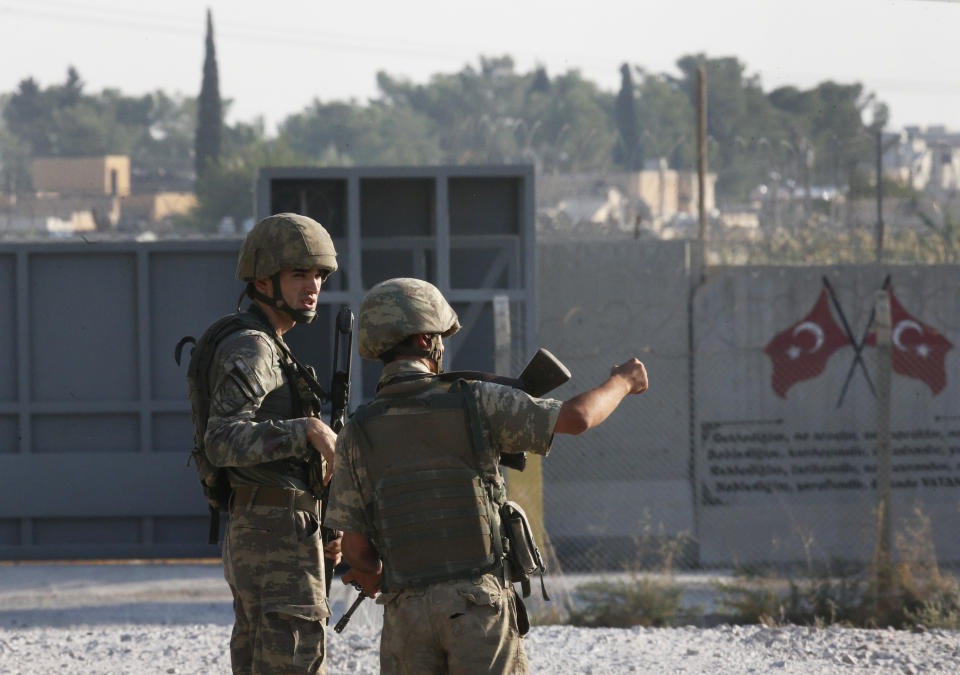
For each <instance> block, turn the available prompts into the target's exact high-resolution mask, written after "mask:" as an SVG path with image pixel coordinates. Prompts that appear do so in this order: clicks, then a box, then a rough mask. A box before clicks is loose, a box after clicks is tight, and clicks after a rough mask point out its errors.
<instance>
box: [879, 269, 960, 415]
mask: <svg viewBox="0 0 960 675" xmlns="http://www.w3.org/2000/svg"><path fill="white" fill-rule="evenodd" d="M890 327H891V340H892V342H893V354H892V361H893V370H894V371H895V372H897V373H900V374H901V375H905V376H906V377H913V378H916V379H918V380H921V381H923V382H925V383H926V384H927V386H928V387H930V391H932V392H933V395H934V396H936V395H937V394H939V393H940V392H941V391H943V389H944V388H945V387H946V386H947V368H946V363H945V361H946V358H947V352H948V351H950V350H951V349H953V345H952V344H950V341H949V340H947V338H945V337H944V336H943V335H941V334H940V333H939V332H938V331H937V330H936V329H934V328H931V327H930V326H928V325H927V324H925V323H923V322H922V321H920V320H919V319H917V318H916V317H914V316H912V315H911V314H910V313H909V312H908V311H907V310H905V309H904V308H903V305H901V304H900V301H899V300H898V299H897V296H896V295H894V294H893V286H890ZM864 344H866V345H871V346H876V344H877V334H876V331H872V332H871V333H870V335H868V336H867V339H866V340H865V341H864Z"/></svg>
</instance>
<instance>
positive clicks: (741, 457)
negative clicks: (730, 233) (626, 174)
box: [694, 265, 960, 565]
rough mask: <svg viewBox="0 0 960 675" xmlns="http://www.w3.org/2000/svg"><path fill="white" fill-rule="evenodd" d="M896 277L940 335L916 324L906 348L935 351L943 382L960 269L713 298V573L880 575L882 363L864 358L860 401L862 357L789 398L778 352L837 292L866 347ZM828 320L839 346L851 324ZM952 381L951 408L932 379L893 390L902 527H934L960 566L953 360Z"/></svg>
mask: <svg viewBox="0 0 960 675" xmlns="http://www.w3.org/2000/svg"><path fill="white" fill-rule="evenodd" d="M888 274H889V275H890V278H891V283H892V285H893V289H894V294H895V295H896V297H897V299H898V300H899V302H900V303H901V304H902V306H903V308H904V309H905V310H906V311H907V312H909V313H910V315H912V317H914V318H915V319H916V321H918V322H920V323H921V324H924V325H925V328H924V330H923V332H924V333H925V334H926V335H925V337H924V336H921V335H920V333H919V331H918V330H917V329H916V328H915V327H914V328H910V324H904V329H907V328H909V330H910V331H911V335H909V336H907V334H906V333H902V339H903V340H904V343H903V345H902V346H903V347H904V349H905V350H917V349H921V350H924V351H925V352H927V353H928V356H927V359H928V362H929V368H931V369H935V368H937V367H938V364H936V363H935V362H934V360H935V353H934V351H931V350H930V347H931V345H934V343H935V339H934V338H933V337H932V333H931V331H930V329H934V330H936V331H938V332H939V333H941V334H942V335H943V336H944V337H945V338H946V339H947V340H949V341H950V342H951V343H957V342H958V340H960V318H958V316H957V309H958V308H960V270H958V268H957V267H955V266H926V267H913V266H911V267H907V266H903V267H884V268H881V267H877V266H871V265H866V266H843V267H832V268H815V267H805V268H728V269H723V270H718V271H716V272H715V273H714V274H712V275H711V278H710V280H709V282H708V283H707V284H706V285H705V286H703V287H702V288H700V289H699V292H698V293H697V295H696V301H695V304H694V348H695V353H696V369H695V375H694V405H695V411H696V454H695V474H696V490H697V510H698V519H699V523H698V528H697V532H698V541H699V544H700V561H701V563H702V564H706V565H711V564H730V563H735V562H738V561H740V562H758V561H775V562H787V561H802V560H808V559H817V560H829V559H832V558H847V559H859V560H869V559H870V557H871V555H872V553H873V547H874V545H875V529H876V516H875V509H876V504H877V494H876V491H875V489H874V485H873V482H874V480H875V478H876V465H877V457H876V456H875V453H876V451H877V447H878V445H877V440H876V438H875V437H874V434H875V433H876V432H877V429H878V424H879V421H880V419H881V412H880V411H879V410H878V408H877V398H876V397H875V395H874V394H873V392H872V390H871V384H873V385H876V383H877V381H878V375H877V369H878V363H877V360H876V355H877V350H876V349H875V348H873V347H869V346H868V347H865V348H864V349H863V352H862V356H863V362H864V368H863V369H861V368H860V367H859V366H857V367H856V368H855V369H854V370H853V373H852V376H851V377H850V381H849V385H848V388H847V389H846V392H844V387H845V382H846V381H847V377H848V375H849V374H850V371H851V368H852V367H853V366H852V364H853V361H854V356H855V350H854V348H853V347H852V346H850V345H847V346H843V347H840V348H838V349H837V350H836V351H835V352H834V354H833V355H832V356H830V357H829V359H827V360H826V362H825V364H823V370H822V372H820V373H816V372H815V371H816V368H812V369H810V370H809V371H808V373H807V374H808V375H809V378H808V379H804V380H802V381H798V382H796V384H794V385H793V386H792V387H790V388H789V389H787V390H786V391H785V392H781V393H783V394H784V395H783V396H780V395H778V394H777V392H775V391H774V389H773V378H774V365H773V359H772V358H771V356H769V355H768V354H767V353H765V349H767V347H768V345H770V343H771V341H772V340H773V338H774V336H776V335H778V334H780V333H781V332H783V331H785V330H787V331H790V332H791V333H790V334H791V335H794V334H795V335H797V336H801V334H802V333H803V332H804V331H805V330H806V329H805V328H804V329H799V331H797V330H794V328H792V327H796V326H797V324H798V322H800V321H801V320H802V319H804V318H805V317H808V313H810V312H811V310H812V308H813V307H814V305H815V303H816V302H817V301H818V297H820V294H821V292H823V290H824V283H823V278H824V276H826V278H827V279H828V281H829V282H830V284H831V285H832V287H833V288H834V289H835V291H836V297H837V300H838V304H839V306H840V308H841V309H842V311H843V317H845V318H846V321H847V323H848V325H849V326H850V329H851V332H852V333H853V335H854V336H855V338H856V340H857V341H858V342H859V341H860V340H861V339H862V337H863V335H865V334H866V327H867V324H868V321H869V320H870V313H871V310H872V308H873V303H874V294H875V291H876V290H877V289H879V288H880V287H881V285H882V284H883V280H884V278H885V277H886V276H887V275H888ZM828 311H829V314H830V316H832V317H833V322H834V324H835V326H836V330H838V331H841V332H845V331H844V329H843V323H844V322H843V317H841V315H840V311H838V310H837V308H836V307H835V306H830V308H829V310H828ZM894 321H897V318H896V316H895V317H894ZM826 322H829V319H827V320H826ZM820 323H824V320H821V321H820ZM908 337H909V338H910V340H912V342H910V343H907V338H908ZM808 338H809V336H801V337H797V338H796V342H795V344H796V345H799V347H800V348H801V349H800V354H799V356H798V357H797V358H798V359H803V358H806V356H805V355H806V354H808V350H811V349H813V348H815V347H816V344H815V343H814V342H813V340H812V339H808ZM804 340H806V341H804ZM923 345H926V346H923ZM781 346H782V345H781ZM791 346H793V345H791ZM896 349H897V348H895V351H896ZM771 350H772V351H773V349H772V348H771ZM904 353H906V351H905V352H904ZM943 365H944V368H945V376H946V386H945V388H944V389H943V390H941V391H939V392H937V391H934V390H933V389H932V388H931V386H929V385H928V384H926V383H925V382H924V381H922V380H920V379H916V378H913V377H907V376H905V375H904V374H901V373H897V372H894V374H893V377H892V393H891V396H892V411H891V416H890V427H891V430H892V432H893V434H894V438H893V441H892V449H893V460H892V461H893V481H894V489H893V502H892V511H891V512H892V514H893V516H894V519H895V523H896V525H895V530H896V531H899V532H900V533H901V534H903V533H906V532H907V531H908V530H909V529H910V528H914V529H915V528H916V527H917V525H918V524H919V522H920V521H919V520H918V519H917V514H916V512H915V509H919V510H920V511H921V512H922V513H923V514H924V515H925V516H927V517H929V518H930V519H931V525H932V535H933V541H934V543H935V545H936V550H937V554H938V556H939V557H940V559H941V560H953V561H956V560H960V543H958V541H957V539H956V536H955V535H956V525H955V523H956V518H957V511H958V504H960V461H958V460H960V415H957V409H956V402H957V400H958V397H960V359H958V356H957V353H956V351H955V350H954V349H950V350H949V351H947V352H946V357H945V359H944V361H943ZM868 377H869V379H868Z"/></svg>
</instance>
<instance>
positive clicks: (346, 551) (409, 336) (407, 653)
mask: <svg viewBox="0 0 960 675" xmlns="http://www.w3.org/2000/svg"><path fill="white" fill-rule="evenodd" d="M459 329H460V322H459V319H458V318H457V315H456V312H454V310H453V308H452V307H451V306H450V305H449V303H447V301H446V300H445V299H444V297H443V295H442V294H441V293H440V291H439V290H438V289H437V288H436V287H434V286H433V285H431V284H429V283H427V282H425V281H420V280H418V279H390V280H387V281H384V282H382V283H380V284H377V285H376V286H374V287H373V288H372V289H371V290H370V292H369V294H368V295H367V296H366V298H365V299H364V301H363V304H362V305H361V308H360V315H359V321H358V347H359V352H360V356H361V357H363V358H365V359H371V360H380V361H382V362H383V363H384V367H383V373H382V375H381V377H380V381H379V384H378V386H377V395H376V398H375V399H374V401H373V402H371V403H369V404H367V405H365V406H361V407H360V408H359V409H358V410H357V411H356V413H355V414H354V416H353V418H352V419H351V421H350V422H349V423H348V424H347V425H346V427H344V429H343V431H342V432H341V434H340V436H339V438H338V440H337V450H336V454H337V462H338V471H337V473H336V475H335V476H334V479H333V483H332V488H331V501H330V505H329V508H328V511H327V519H328V521H329V523H330V525H329V526H330V527H333V528H336V529H340V530H343V531H344V536H343V555H344V558H345V559H346V561H347V562H348V563H349V564H350V565H351V567H352V569H351V571H350V572H349V573H348V574H347V575H344V582H345V583H346V582H348V581H351V580H353V581H357V582H359V583H360V584H361V585H362V587H363V588H364V591H365V592H366V593H367V594H368V595H369V596H371V597H373V596H375V595H376V594H377V592H378V591H382V593H381V594H380V598H379V599H378V603H379V604H382V605H383V606H384V623H383V633H382V636H381V648H380V649H381V651H380V666H381V672H383V673H387V674H389V673H417V674H418V675H419V674H421V673H448V672H457V673H487V672H499V673H524V672H527V669H528V666H527V657H526V654H525V653H524V650H523V643H522V639H521V638H522V635H523V633H525V632H526V628H527V627H528V624H527V622H526V616H525V610H524V609H523V606H522V604H521V603H520V599H519V598H517V596H516V594H515V593H514V591H513V586H512V584H511V583H510V581H509V578H508V574H507V572H506V570H505V564H504V559H505V554H504V551H505V545H504V536H505V535H504V531H503V529H502V527H501V520H500V510H501V507H502V506H503V505H504V503H505V502H506V489H505V486H504V481H503V479H502V477H501V476H500V473H499V472H498V470H497V462H498V458H499V457H500V455H501V454H502V453H507V454H509V453H520V452H523V451H529V452H535V453H537V454H540V455H546V454H547V453H548V452H549V450H550V445H551V442H552V440H553V435H554V434H555V433H564V434H579V433H581V432H583V431H586V430H587V429H590V428H592V427H595V426H597V425H598V424H600V423H601V422H603V420H604V419H606V418H607V416H608V415H609V414H610V413H611V412H613V410H614V409H616V407H617V406H618V405H619V404H620V402H621V401H622V400H623V399H624V398H625V397H626V396H627V395H630V394H640V393H643V392H644V391H646V389H647V373H646V370H645V368H644V366H643V364H642V363H641V362H640V361H639V360H637V359H631V360H630V361H627V362H626V363H624V364H622V365H620V366H617V367H615V368H613V369H612V371H611V373H610V376H609V377H608V378H607V380H606V381H605V382H604V383H603V384H601V385H600V386H599V387H596V388H595V389H591V390H589V391H586V392H584V393H582V394H579V395H577V396H574V397H573V398H571V399H569V400H568V401H559V400H554V399H542V398H532V397H530V396H528V395H527V394H525V393H523V392H522V391H520V390H518V389H514V388H512V387H508V386H503V385H500V384H495V383H492V382H485V381H476V380H474V381H468V380H463V379H461V380H453V381H451V380H450V379H447V378H442V377H438V375H439V374H440V373H441V371H442V362H443V350H444V338H448V337H450V336H451V335H453V334H454V333H456V332H457V331H458V330H459Z"/></svg>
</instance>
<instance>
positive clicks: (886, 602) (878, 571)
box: [873, 289, 893, 619]
mask: <svg viewBox="0 0 960 675" xmlns="http://www.w3.org/2000/svg"><path fill="white" fill-rule="evenodd" d="M874 307H875V312H876V314H875V316H876V332H877V333H876V334H877V541H876V548H875V550H874V556H873V565H874V570H873V571H874V580H875V582H876V592H877V600H876V615H877V618H878V619H885V618H886V617H887V616H889V613H890V611H891V610H892V606H891V603H892V600H893V588H892V584H893V560H892V556H891V542H890V539H891V534H892V522H893V518H892V514H891V504H890V501H891V500H890V474H891V469H892V467H891V459H890V380H891V375H892V347H891V342H892V340H891V321H890V293H889V291H888V290H886V289H883V290H879V291H877V292H876V294H875V295H874Z"/></svg>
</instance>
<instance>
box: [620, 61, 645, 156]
mask: <svg viewBox="0 0 960 675" xmlns="http://www.w3.org/2000/svg"><path fill="white" fill-rule="evenodd" d="M620 78H621V79H620V93H619V94H617V103H616V106H615V108H614V115H615V117H616V122H617V131H619V132H620V142H619V143H617V146H616V149H615V151H614V161H615V162H616V163H617V164H620V165H621V166H622V167H623V168H625V169H627V170H628V171H634V170H638V169H641V168H642V166H641V164H642V162H643V158H642V157H641V156H640V134H639V133H638V130H637V106H636V103H635V102H634V98H633V78H632V77H631V76H630V66H629V65H627V64H626V63H624V64H623V65H622V66H620Z"/></svg>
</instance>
